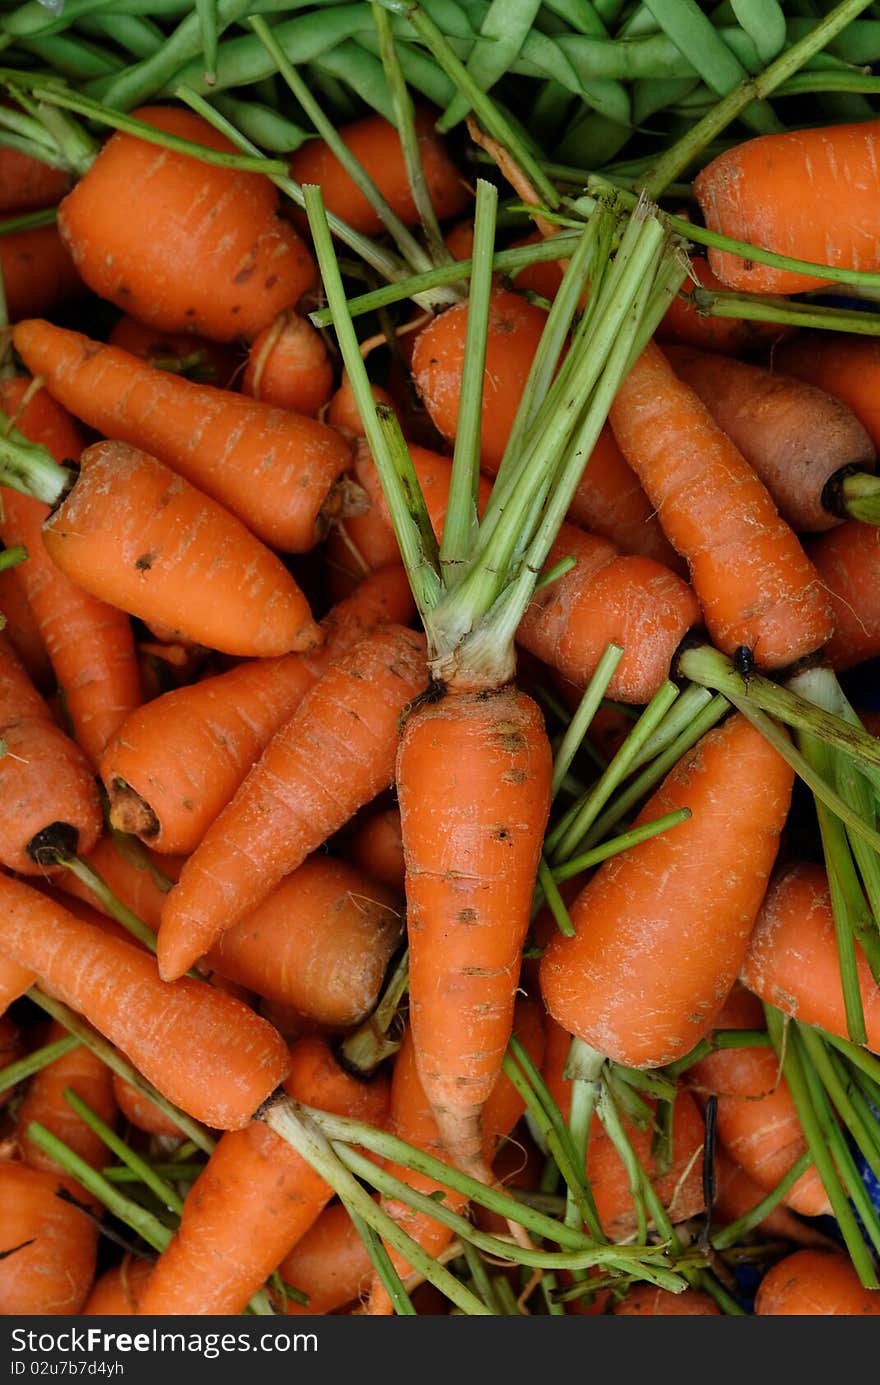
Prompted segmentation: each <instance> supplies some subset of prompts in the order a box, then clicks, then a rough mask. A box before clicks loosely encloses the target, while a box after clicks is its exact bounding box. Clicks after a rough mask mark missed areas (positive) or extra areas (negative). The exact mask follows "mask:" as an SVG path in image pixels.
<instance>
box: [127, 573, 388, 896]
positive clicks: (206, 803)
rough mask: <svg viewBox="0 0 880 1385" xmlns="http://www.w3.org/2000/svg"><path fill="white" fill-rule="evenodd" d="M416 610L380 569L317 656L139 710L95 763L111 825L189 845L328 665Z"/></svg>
mask: <svg viewBox="0 0 880 1385" xmlns="http://www.w3.org/2000/svg"><path fill="white" fill-rule="evenodd" d="M412 613H413V601H412V595H411V593H410V590H409V586H408V584H407V581H406V577H405V575H404V572H403V569H402V568H401V567H400V565H399V564H397V565H395V566H393V567H388V568H384V569H382V570H380V571H379V572H377V573H375V574H371V575H370V576H369V577H367V578H365V579H364V581H363V582H361V583H360V584H359V585H358V586H357V587H356V588H355V589H354V591H353V592H352V594H351V595H350V596H349V597H348V598H346V600H344V601H342V602H340V603H339V604H338V605H337V606H336V607H334V608H333V609H332V610H331V611H330V612H329V613H328V615H327V616H325V618H324V620H323V621H322V630H323V632H324V635H325V640H324V644H323V646H322V647H321V649H320V650H318V651H317V652H316V653H313V654H289V655H286V656H284V657H281V658H278V659H273V660H268V659H263V660H253V661H251V662H249V663H244V664H239V665H238V666H237V667H236V668H233V669H229V670H228V671H227V672H225V673H220V674H217V675H215V676H214V677H211V678H204V679H202V680H200V681H199V682H197V683H190V684H187V685H185V686H184V687H181V688H175V689H172V690H171V691H170V692H168V693H165V694H163V695H162V696H161V697H158V698H156V699H154V700H153V701H152V702H149V703H147V704H145V705H144V706H143V707H141V708H139V709H138V711H137V712H135V713H134V714H133V715H132V716H130V717H129V718H128V719H127V720H126V722H125V724H124V725H123V726H122V727H121V728H120V730H119V733H118V734H117V735H116V736H114V737H113V739H112V740H111V742H110V744H109V745H108V746H107V749H106V752H105V754H104V755H103V757H102V759H101V765H100V772H101V777H102V779H103V781H104V784H105V787H106V789H107V793H108V796H109V800H110V821H111V823H112V824H113V826H114V827H117V828H119V829H120V830H121V831H124V832H133V833H135V834H136V835H138V836H140V837H141V838H142V840H144V841H146V842H148V843H149V844H150V845H151V846H155V847H156V848H157V850H159V851H161V852H176V853H180V852H182V853H188V852H191V851H193V850H194V849H195V848H196V847H197V846H198V844H199V842H200V841H201V839H202V837H203V836H204V834H205V832H206V831H207V829H208V828H209V827H210V825H211V823H212V822H213V821H214V819H215V818H216V817H217V815H218V813H219V812H220V811H221V810H222V809H223V808H225V807H226V805H227V804H228V803H229V801H230V800H231V798H232V796H233V794H234V793H235V791H236V789H237V788H238V787H239V785H240V784H241V782H242V780H243V779H244V778H245V776H246V774H247V773H248V771H249V770H250V768H251V766H252V765H253V764H254V762H255V761H256V760H257V759H259V756H260V755H261V754H262V752H263V750H264V749H265V747H266V745H267V744H268V743H269V741H270V740H271V738H272V736H273V735H274V734H275V733H276V732H277V731H278V730H279V729H280V727H281V726H282V725H283V724H284V722H285V721H287V720H288V719H289V718H290V717H291V716H292V715H293V713H294V712H295V711H296V708H297V707H298V705H299V703H300V701H301V700H302V698H303V697H304V696H305V694H306V692H307V691H308V689H309V688H310V687H312V685H313V684H314V683H315V682H316V681H317V679H318V678H319V677H320V676H321V674H322V673H323V671H324V669H326V667H327V666H328V665H329V663H330V662H332V660H333V659H334V658H336V657H338V656H339V655H340V654H341V653H342V652H343V651H344V650H345V649H347V648H350V647H351V645H353V644H355V643H356V642H357V640H358V639H360V638H362V637H363V636H364V635H365V634H366V633H367V632H368V630H370V629H371V628H372V627H373V626H375V625H380V624H382V623H385V622H389V621H390V622H392V623H400V624H405V623H406V622H408V621H409V620H410V619H411V617H412ZM135 912H137V910H135Z"/></svg>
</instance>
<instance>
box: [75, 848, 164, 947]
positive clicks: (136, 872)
mask: <svg viewBox="0 0 880 1385" xmlns="http://www.w3.org/2000/svg"><path fill="white" fill-rule="evenodd" d="M80 855H81V856H82V857H83V859H84V860H85V862H86V865H88V866H90V867H91V868H92V870H93V871H95V872H96V873H97V874H98V875H99V876H100V877H101V879H102V880H103V881H104V884H105V885H106V886H107V887H108V889H110V890H111V891H112V893H113V894H115V895H116V897H117V899H120V900H121V901H122V903H123V904H125V905H127V907H128V908H129V909H130V910H131V912H132V913H133V914H137V916H138V918H139V919H140V920H141V921H142V922H143V923H145V924H146V925H147V927H148V928H152V930H153V932H157V931H158V928H159V916H160V914H161V912H162V903H163V901H164V899H165V895H166V894H167V892H168V889H169V888H170V887H169V885H168V884H167V883H166V882H165V880H164V879H163V877H164V876H167V877H169V878H170V879H171V880H176V879H177V877H178V875H179V874H180V871H181V867H182V866H183V859H184V858H183V857H182V856H170V855H163V856H159V855H158V854H156V853H155V852H151V851H149V850H147V851H146V852H144V853H143V854H138V855H137V856H135V855H133V854H132V852H131V851H130V850H129V849H128V844H127V842H126V840H125V838H124V837H123V838H122V839H121V840H120V839H118V838H117V837H115V836H114V835H113V834H112V833H107V834H105V835H104V836H103V837H101V839H100V841H99V842H98V844H97V845H96V846H94V847H93V848H92V850H91V851H89V852H86V853H82V852H81V853H80ZM55 884H56V885H57V886H58V887H59V889H61V890H63V891H64V893H65V894H67V895H72V896H73V897H74V898H75V899H79V900H83V901H84V902H85V903H86V904H88V905H90V906H91V907H92V908H93V909H96V910H98V911H99V912H100V913H106V910H105V908H104V905H103V904H102V902H101V900H100V899H98V897H97V896H96V895H94V894H92V892H91V890H90V889H89V887H88V886H87V885H85V884H84V883H83V881H82V880H80V879H79V877H78V876H76V875H74V874H73V872H72V871H69V870H66V871H64V873H63V874H62V875H60V876H58V878H57V879H56V881H55ZM68 907H70V906H68Z"/></svg>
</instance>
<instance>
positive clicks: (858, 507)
mask: <svg viewBox="0 0 880 1385" xmlns="http://www.w3.org/2000/svg"><path fill="white" fill-rule="evenodd" d="M856 316H857V317H870V318H871V319H872V320H873V322H874V324H875V327H876V330H877V331H878V332H880V326H877V320H876V316H875V315H874V314H868V313H861V312H860V313H856ZM847 330H848V331H852V330H853V328H851V327H850V328H848V329H847ZM840 489H841V494H842V504H843V508H844V509H845V511H846V513H847V514H848V515H849V516H850V518H851V519H860V520H861V521H862V523H863V524H880V478H878V477H876V476H871V475H868V474H867V473H866V472H856V473H854V474H851V475H849V476H845V477H844V478H843V481H842V483H841V487H840Z"/></svg>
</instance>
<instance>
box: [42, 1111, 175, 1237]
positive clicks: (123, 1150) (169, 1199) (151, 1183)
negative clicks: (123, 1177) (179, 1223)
mask: <svg viewBox="0 0 880 1385" xmlns="http://www.w3.org/2000/svg"><path fill="white" fill-rule="evenodd" d="M64 1097H65V1100H66V1101H67V1103H68V1105H70V1106H71V1107H72V1108H73V1110H74V1111H75V1112H76V1114H77V1115H78V1116H79V1117H80V1118H81V1119H82V1120H83V1121H85V1123H86V1125H88V1126H89V1128H90V1129H91V1130H93V1131H94V1132H95V1134H96V1135H98V1136H99V1137H100V1138H101V1139H102V1140H103V1141H104V1144H105V1145H106V1146H107V1148H108V1149H109V1150H111V1151H112V1152H113V1153H114V1154H115V1155H116V1156H117V1158H119V1159H121V1160H122V1162H123V1163H124V1164H125V1165H126V1167H127V1168H129V1169H131V1170H132V1172H133V1173H134V1174H136V1175H137V1177H138V1178H139V1179H140V1181H141V1182H142V1183H143V1184H144V1185H145V1187H147V1188H149V1189H150V1190H151V1191H152V1192H154V1193H155V1194H156V1196H157V1198H158V1199H159V1201H160V1203H161V1204H162V1205H163V1206H164V1207H166V1208H167V1209H168V1211H169V1212H175V1213H177V1215H178V1216H179V1215H180V1213H181V1211H182V1210H183V1198H182V1197H181V1196H180V1194H179V1193H178V1192H177V1191H176V1189H175V1188H172V1186H171V1184H170V1183H168V1182H166V1181H165V1179H163V1178H159V1177H158V1175H157V1174H156V1173H155V1171H154V1169H153V1167H152V1165H150V1164H148V1163H147V1161H146V1160H145V1159H141V1157H140V1156H139V1155H138V1154H137V1153H136V1152H135V1151H134V1150H133V1149H131V1148H130V1147H129V1146H128V1145H127V1144H126V1142H125V1140H122V1139H120V1137H119V1136H118V1135H117V1134H116V1132H115V1131H114V1130H111V1128H110V1126H109V1125H108V1124H107V1122H106V1121H103V1120H101V1117H100V1116H98V1115H97V1114H96V1113H95V1112H94V1111H93V1110H92V1109H91V1107H90V1106H89V1105H88V1103H87V1102H85V1101H83V1099H82V1097H80V1096H77V1094H76V1092H75V1091H74V1090H73V1088H72V1087H67V1088H65V1092H64Z"/></svg>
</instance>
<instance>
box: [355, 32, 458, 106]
mask: <svg viewBox="0 0 880 1385" xmlns="http://www.w3.org/2000/svg"><path fill="white" fill-rule="evenodd" d="M358 42H359V43H360V44H361V45H362V46H363V47H364V48H366V49H367V51H368V52H369V53H375V54H378V52H379V40H378V38H377V36H376V32H375V29H370V30H368V31H365V32H364V33H362V34H360V35H359V36H358ZM397 52H398V55H399V58H400V65H401V67H402V68H403V74H404V76H405V77H406V80H407V82H408V84H409V85H410V86H411V87H414V88H415V90H416V91H419V92H421V94H422V95H423V96H424V97H425V99H426V100H428V101H430V102H431V103H432V105H434V106H441V107H443V106H448V104H449V102H450V101H451V100H452V98H453V96H454V95H455V90H456V87H455V83H454V82H453V81H452V79H451V78H450V77H448V76H447V75H446V73H445V72H444V71H443V69H442V68H440V67H438V66H437V63H436V62H435V61H434V59H433V58H432V57H431V56H430V54H428V53H425V52H424V50H423V49H421V48H417V47H416V46H415V44H412V43H404V42H403V41H402V40H400V39H398V42H397Z"/></svg>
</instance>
